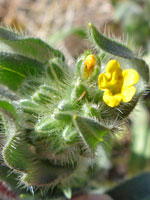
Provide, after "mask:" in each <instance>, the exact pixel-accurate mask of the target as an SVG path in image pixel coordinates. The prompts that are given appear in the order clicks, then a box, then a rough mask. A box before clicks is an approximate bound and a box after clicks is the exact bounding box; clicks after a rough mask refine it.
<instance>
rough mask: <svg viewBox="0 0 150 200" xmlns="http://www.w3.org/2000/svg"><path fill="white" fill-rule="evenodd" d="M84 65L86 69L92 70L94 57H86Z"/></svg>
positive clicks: (91, 55)
mask: <svg viewBox="0 0 150 200" xmlns="http://www.w3.org/2000/svg"><path fill="white" fill-rule="evenodd" d="M84 64H85V66H86V67H87V69H90V68H93V67H94V66H95V56H94V55H93V54H90V55H88V56H87V57H86V60H85V63H84Z"/></svg>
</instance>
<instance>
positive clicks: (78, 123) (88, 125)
mask: <svg viewBox="0 0 150 200" xmlns="http://www.w3.org/2000/svg"><path fill="white" fill-rule="evenodd" d="M73 123H74V125H75V127H76V129H77V131H78V133H79V134H80V136H81V138H82V139H83V141H84V142H85V143H86V144H87V145H88V146H89V148H91V149H92V150H95V149H96V147H97V145H98V143H101V142H102V141H103V137H104V136H105V134H106V133H108V129H106V128H105V127H104V126H103V125H101V124H100V123H99V122H97V121H94V120H92V119H89V118H84V117H80V116H77V115H75V116H74V117H73Z"/></svg>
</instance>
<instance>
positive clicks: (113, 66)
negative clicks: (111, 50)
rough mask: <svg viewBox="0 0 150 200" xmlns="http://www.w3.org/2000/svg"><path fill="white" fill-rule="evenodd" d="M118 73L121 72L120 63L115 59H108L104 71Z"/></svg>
mask: <svg viewBox="0 0 150 200" xmlns="http://www.w3.org/2000/svg"><path fill="white" fill-rule="evenodd" d="M113 72H116V73H120V72H122V70H121V67H120V64H119V62H118V61H117V60H110V61H109V62H108V63H107V65H106V73H111V74H112V73H113Z"/></svg>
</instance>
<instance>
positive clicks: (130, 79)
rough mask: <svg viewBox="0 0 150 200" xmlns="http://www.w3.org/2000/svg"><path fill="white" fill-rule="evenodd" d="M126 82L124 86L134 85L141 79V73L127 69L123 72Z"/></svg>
mask: <svg viewBox="0 0 150 200" xmlns="http://www.w3.org/2000/svg"><path fill="white" fill-rule="evenodd" d="M122 75H123V78H124V83H123V87H126V86H132V85H134V84H136V83H137V82H138V80H139V74H138V73H137V71H135V70H134V69H125V70H123V72H122Z"/></svg>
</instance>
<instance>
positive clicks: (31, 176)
mask: <svg viewBox="0 0 150 200" xmlns="http://www.w3.org/2000/svg"><path fill="white" fill-rule="evenodd" d="M73 171H74V168H73V167H72V166H64V165H63V166H59V165H52V164H51V163H50V162H48V161H44V160H43V161H37V162H36V163H34V169H33V170H28V173H27V174H25V175H24V176H23V177H22V179H21V180H22V181H23V182H25V183H27V184H29V185H32V186H34V185H35V186H45V185H49V186H53V185H54V186H55V185H56V184H58V183H60V182H61V181H62V180H63V179H65V178H66V177H68V176H69V175H70V174H71V173H72V172H73Z"/></svg>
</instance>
